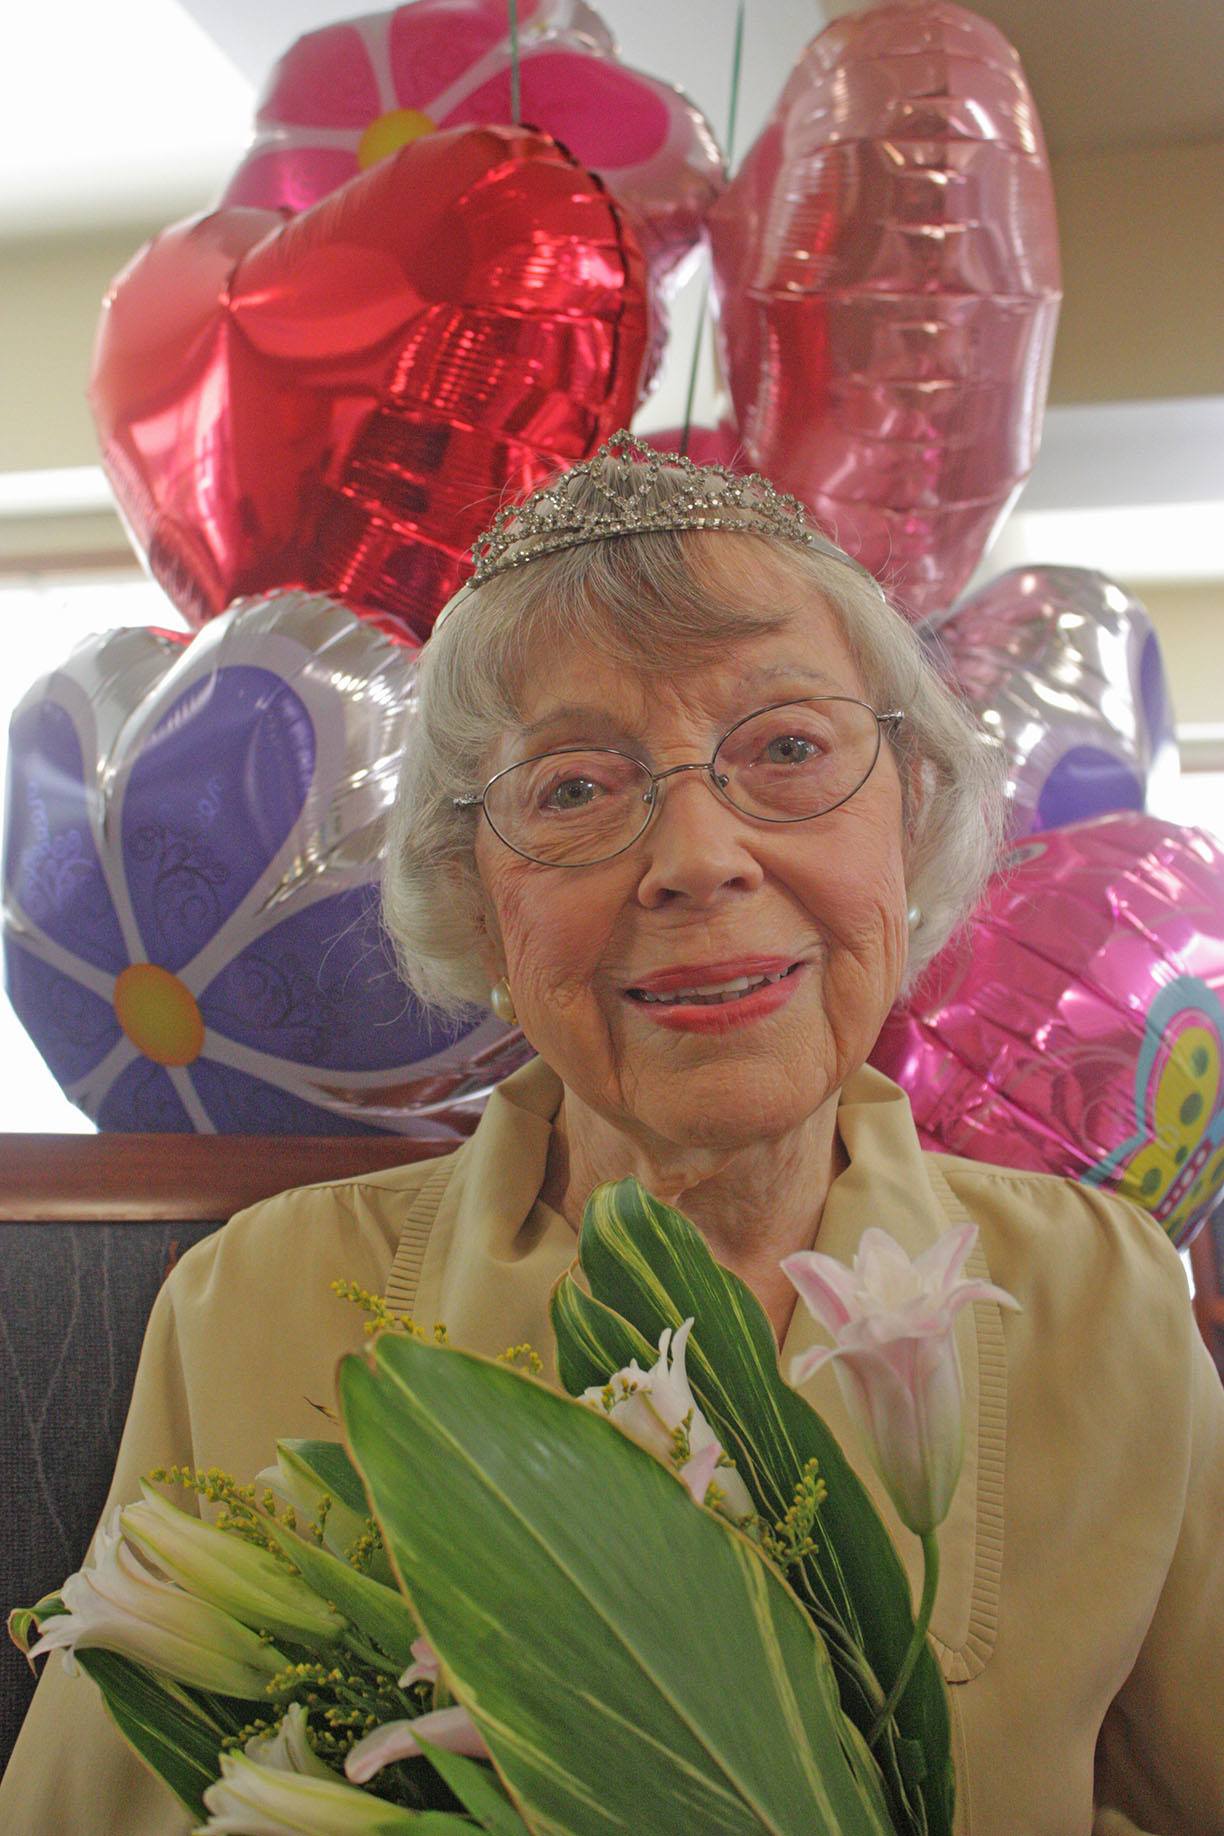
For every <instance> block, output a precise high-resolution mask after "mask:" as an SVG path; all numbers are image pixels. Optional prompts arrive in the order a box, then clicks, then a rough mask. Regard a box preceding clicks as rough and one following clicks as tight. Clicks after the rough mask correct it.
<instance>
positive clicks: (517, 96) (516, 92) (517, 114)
mask: <svg viewBox="0 0 1224 1836" xmlns="http://www.w3.org/2000/svg"><path fill="white" fill-rule="evenodd" d="M507 4H508V5H509V9H510V119H511V121H513V123H514V125H515V127H521V126H522V121H523V92H522V87H521V84H520V80H519V29H518V0H507Z"/></svg>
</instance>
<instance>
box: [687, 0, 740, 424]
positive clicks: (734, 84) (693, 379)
mask: <svg viewBox="0 0 1224 1836" xmlns="http://www.w3.org/2000/svg"><path fill="white" fill-rule="evenodd" d="M743 67H744V0H739V5H738V6H737V8H736V10H735V42H734V45H733V48H732V51H731V96H730V100H729V101H728V103H727V172H728V174H729V173H730V171H731V159H732V155H733V154H734V151H735V121H736V116H737V115H738V114H739V94H740V74H741V72H742V70H743ZM709 303H710V277H709V275H708V273H707V275H706V277H705V279H704V280H703V281H702V283H701V301H700V303H699V305H698V307H697V337H696V339H695V340H694V343H693V361H692V363H691V364H690V365H689V377H688V389H687V391H686V393H685V397H684V425H683V427H682V428H681V430H680V452H681V455H682V456H683V455H684V454H686V453H687V452H688V444H689V430H690V428H691V427H692V424H693V403H694V401H695V400H696V397H697V372H698V370H699V368H700V367H701V343H702V337H703V334H704V332H705V322H706V309H707V307H708V306H709Z"/></svg>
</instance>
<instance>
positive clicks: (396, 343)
mask: <svg viewBox="0 0 1224 1836" xmlns="http://www.w3.org/2000/svg"><path fill="white" fill-rule="evenodd" d="M646 318H647V314H646V305H645V290H644V277H643V266H642V260H641V256H640V254H639V252H638V250H637V247H636V245H635V243H634V241H633V238H632V235H631V233H630V232H629V231H628V230H627V229H626V227H625V225H624V223H623V221H622V219H621V217H620V215H619V213H618V212H617V211H616V210H615V208H614V207H613V205H612V204H611V203H610V202H609V199H608V196H607V194H606V192H605V191H604V189H603V187H602V185H601V184H600V183H599V181H598V180H596V179H593V178H592V177H591V176H590V174H589V173H587V172H585V171H584V170H583V169H582V168H581V167H580V166H577V165H576V164H575V163H574V161H573V160H572V159H570V157H569V156H568V154H566V153H565V152H563V150H562V149H561V148H560V147H559V146H558V145H557V144H556V142H555V141H553V140H551V139H549V138H548V137H547V136H546V135H543V134H539V133H536V132H534V131H532V130H528V129H521V128H476V129H461V130H456V131H454V132H451V133H443V134H433V135H429V136H428V137H426V138H424V139H422V140H419V141H415V142H413V143H412V144H410V145H408V146H405V147H403V148H402V149H401V150H400V151H399V152H398V153H396V154H394V155H393V156H392V157H391V158H389V159H386V160H383V161H382V162H380V163H379V164H378V165H376V166H374V167H372V168H371V170H370V171H369V172H366V173H364V174H363V175H361V176H360V177H358V178H355V179H353V180H352V181H351V182H350V183H349V184H347V185H345V186H343V187H342V188H341V189H340V190H339V191H337V192H334V193H333V194H332V195H331V196H330V197H328V198H326V199H325V200H324V201H323V202H322V203H320V204H318V205H316V206H315V207H314V208H313V209H311V210H308V211H304V212H302V213H301V214H300V215H299V216H297V217H294V218H293V219H292V220H290V221H287V222H286V221H284V220H282V218H281V216H280V215H279V213H275V212H269V211H263V210H252V209H244V208H239V207H232V208H228V209H225V210H220V211H216V212H214V213H212V214H211V215H210V216H206V217H201V218H195V219H192V220H190V221H188V222H187V223H184V224H179V225H177V226H175V227H174V228H172V229H170V230H168V231H166V232H165V233H164V234H163V235H161V236H158V237H156V238H155V239H154V241H153V242H151V243H150V244H149V245H148V246H147V248H145V249H144V250H142V251H141V253H140V254H139V255H138V256H137V257H136V259H135V260H134V261H133V262H132V264H131V265H130V266H129V267H128V268H127V269H126V270H125V271H124V272H123V273H122V274H121V275H120V276H119V277H118V279H117V280H116V281H115V283H114V285H113V287H112V289H111V292H110V294H109V296H108V298H107V301H106V305H105V308H104V311H103V316H102V323H101V326H100V329H99V334H98V341H97V346H96V350H95V355H94V366H93V374H92V378H91V382H90V401H91V405H92V407H93V411H94V417H95V420H96V422H97V426H98V432H99V435H100V438H101V441H102V446H103V456H104V463H105V465H106V470H107V473H108V476H109V477H110V480H111V483H112V485H113V487H114V490H115V494H116V496H117V498H118V500H119V504H120V507H121V509H122V511H123V514H124V515H125V517H126V519H127V521H128V524H129V527H130V528H131V530H132V533H133V537H134V540H135V541H136V543H137V545H138V547H139V548H141V549H142V550H143V551H144V553H145V554H146V555H147V558H148V562H149V566H150V568H151V570H152V572H153V573H154V575H155V576H156V578H157V579H158V580H159V581H160V582H161V583H162V585H163V586H164V587H165V588H166V591H167V592H168V593H169V595H170V597H171V598H172V599H173V600H174V601H175V603H176V604H177V605H178V606H179V607H180V609H181V610H182V611H183V613H184V614H185V616H186V617H187V618H188V619H189V621H190V622H191V623H193V624H199V623H202V622H203V621H204V620H205V619H207V618H210V617H212V616H213V615H214V614H215V613H217V612H219V611H221V610H222V609H223V608H224V607H225V606H227V605H228V604H229V603H230V602H231V600H233V599H234V598H236V597H238V596H241V595H245V594H256V593H263V592H268V591H271V590H273V589H278V588H279V589H284V588H291V587H297V588H305V589H311V590H320V591H324V592H327V593H330V594H332V595H333V596H334V597H336V598H339V599H342V600H343V601H344V602H345V603H346V604H347V605H350V606H352V607H353V608H354V609H355V610H359V611H362V612H365V613H368V614H373V615H376V616H379V618H380V622H382V623H384V624H385V625H386V626H387V627H388V629H391V630H393V631H398V632H400V633H401V634H406V635H412V636H415V637H418V638H419V637H424V636H426V635H427V634H428V632H429V630H430V628H431V626H432V623H433V620H434V617H435V616H436V614H437V612H438V609H439V608H440V606H441V605H442V604H443V603H444V601H445V600H446V599H447V598H448V597H449V596H450V594H451V593H452V592H454V591H455V589H456V588H457V587H458V585H459V584H460V582H461V581H462V580H463V579H464V578H465V577H466V574H467V572H468V568H469V561H468V553H467V551H468V550H469V549H470V547H471V544H472V542H473V541H474V539H475V537H476V536H477V535H478V534H479V533H480V532H481V530H482V529H483V528H484V527H485V525H486V524H487V523H488V522H489V521H490V519H491V517H492V515H493V514H494V512H495V511H496V509H497V507H498V505H499V503H500V502H501V501H502V500H503V498H505V497H507V496H515V495H519V494H522V493H525V492H527V491H529V490H531V489H533V488H534V487H535V486H536V485H537V484H540V483H541V482H542V481H543V480H544V479H545V478H547V477H549V476H550V475H551V474H552V473H553V472H554V471H556V470H557V469H558V468H560V467H564V466H568V465H572V464H575V463H576V462H577V461H578V460H580V459H583V458H585V457H587V456H588V455H589V454H590V453H591V452H593V451H594V449H595V448H596V447H597V446H598V445H599V444H600V442H601V441H603V440H604V439H606V438H607V437H608V435H609V434H611V433H613V432H615V431H616V429H617V428H618V427H622V426H625V425H626V424H627V423H628V421H629V419H630V417H631V415H632V413H633V411H634V408H635V407H636V405H637V401H638V396H639V386H640V380H641V375H642V370H643V364H644V359H645V354H646V345H647V324H646Z"/></svg>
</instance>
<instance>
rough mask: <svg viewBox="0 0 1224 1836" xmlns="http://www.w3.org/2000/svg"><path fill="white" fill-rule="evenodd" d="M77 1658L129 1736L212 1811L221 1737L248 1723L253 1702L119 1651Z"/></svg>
mask: <svg viewBox="0 0 1224 1836" xmlns="http://www.w3.org/2000/svg"><path fill="white" fill-rule="evenodd" d="M76 1661H77V1663H78V1664H79V1665H80V1666H81V1669H82V1670H83V1671H84V1672H85V1674H86V1676H87V1677H89V1678H91V1679H92V1681H93V1682H95V1683H96V1684H97V1686H98V1688H99V1689H100V1690H101V1691H102V1699H103V1701H104V1702H105V1703H106V1707H107V1709H108V1711H109V1713H110V1715H111V1718H112V1720H113V1721H114V1722H115V1725H116V1726H117V1727H118V1729H119V1732H120V1733H121V1734H122V1736H123V1738H124V1740H126V1741H127V1743H128V1745H129V1746H130V1747H132V1748H133V1749H134V1750H135V1752H136V1754H137V1755H138V1757H139V1758H140V1759H142V1760H143V1761H144V1763H145V1765H146V1766H148V1767H149V1768H150V1769H151V1770H152V1771H153V1772H155V1773H157V1775H158V1777H159V1778H161V1779H163V1780H164V1781H165V1783H166V1784H167V1785H168V1786H169V1788H170V1790H171V1791H172V1792H173V1793H174V1795H175V1797H176V1798H177V1799H178V1800H179V1802H180V1803H181V1804H184V1805H185V1806H186V1807H187V1809H188V1810H189V1811H190V1812H191V1813H192V1815H193V1816H194V1817H198V1818H199V1820H200V1821H201V1822H203V1821H204V1819H205V1818H206V1817H207V1815H208V1813H207V1811H206V1810H205V1809H204V1793H205V1791H206V1790H207V1788H208V1787H209V1786H210V1785H211V1784H212V1783H213V1781H214V1779H215V1778H216V1777H217V1773H218V1771H219V1769H220V1768H219V1766H218V1762H217V1755H218V1753H219V1752H220V1749H221V1742H222V1741H223V1739H224V1738H225V1736H226V1735H227V1734H233V1733H236V1732H237V1731H238V1729H239V1728H240V1727H241V1726H242V1725H243V1722H242V1717H244V1716H249V1714H250V1712H251V1707H250V1704H249V1703H241V1704H239V1705H238V1706H237V1709H235V1708H234V1707H233V1706H232V1705H230V1704H228V1703H226V1702H225V1700H224V1699H223V1698H219V1697H216V1696H208V1697H206V1696H204V1694H203V1692H201V1691H197V1690H191V1689H187V1688H185V1687H184V1686H183V1685H182V1684H179V1683H174V1682H171V1680H170V1679H169V1678H168V1677H159V1676H155V1675H154V1673H153V1672H152V1671H151V1670H146V1669H145V1668H144V1666H143V1665H141V1664H136V1663H133V1661H132V1660H131V1658H126V1657H121V1656H120V1655H119V1654H118V1653H117V1652H114V1651H102V1650H97V1649H91V1650H87V1651H78V1652H77V1653H76Z"/></svg>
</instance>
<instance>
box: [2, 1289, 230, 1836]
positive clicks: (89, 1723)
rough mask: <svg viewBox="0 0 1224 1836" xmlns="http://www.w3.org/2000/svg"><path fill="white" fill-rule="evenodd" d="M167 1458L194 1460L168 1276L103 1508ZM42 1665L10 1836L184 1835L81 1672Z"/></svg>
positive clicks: (8, 1816)
mask: <svg viewBox="0 0 1224 1836" xmlns="http://www.w3.org/2000/svg"><path fill="white" fill-rule="evenodd" d="M171 1461H180V1462H185V1463H187V1464H191V1465H193V1464H195V1454H194V1449H193V1444H192V1435H191V1420H190V1409H189V1405H188V1396H187V1386H186V1384H185V1382H184V1377H183V1367H182V1359H181V1356H180V1350H179V1335H178V1330H177V1325H176V1321H175V1309H174V1283H173V1280H171V1282H169V1283H167V1284H166V1285H165V1286H164V1287H163V1288H162V1289H161V1292H160V1293H159V1294H158V1296H157V1299H156V1301H155V1302H154V1304H153V1309H152V1312H151V1314H150V1316H149V1324H148V1327H147V1329H146V1332H145V1338H144V1344H143V1347H142V1350H141V1354H140V1362H139V1365H138V1368H137V1372H136V1383H135V1387H134V1389H133V1393H132V1403H131V1407H130V1409H129V1411H128V1418H127V1424H126V1426H125V1428H124V1431H123V1438H122V1441H121V1442H120V1446H119V1456H118V1460H117V1462H116V1465H115V1476H114V1479H113V1480H112V1482H111V1490H110V1496H109V1498H108V1500H107V1507H106V1514H107V1515H109V1513H110V1511H111V1509H112V1508H113V1506H114V1505H115V1504H128V1503H130V1502H131V1501H132V1500H133V1499H134V1498H137V1497H139V1495H140V1478H141V1475H142V1474H143V1473H146V1472H148V1471H149V1469H150V1468H151V1467H154V1466H158V1465H164V1464H168V1463H169V1462H171ZM185 1497H186V1495H185ZM23 1604H28V1603H23ZM40 1662H42V1663H43V1674H42V1676H41V1678H40V1679H39V1683H38V1688H37V1689H36V1691H35V1692H34V1700H33V1702H32V1703H31V1705H30V1709H29V1713H28V1714H27V1716H26V1719H25V1722H24V1724H23V1726H22V1729H21V1733H20V1735H19V1736H18V1739H17V1744H16V1746H15V1748H14V1749H13V1754H12V1757H11V1759H10V1760H9V1764H8V1766H7V1768H6V1770H5V1773H4V1778H3V1781H0V1829H3V1830H4V1831H5V1832H7V1836H51V1832H52V1831H58V1830H65V1831H66V1830H71V1831H72V1832H73V1836H115V1832H116V1831H118V1830H122V1831H123V1832H124V1836H187V1833H188V1832H190V1830H191V1829H192V1828H193V1823H194V1820H193V1818H192V1817H191V1816H190V1815H189V1814H188V1813H187V1812H186V1811H184V1810H183V1808H182V1806H181V1805H180V1804H179V1802H178V1800H177V1798H175V1797H174V1795H173V1794H172V1793H171V1792H170V1790H169V1789H168V1788H167V1787H166V1786H165V1785H163V1784H162V1782H161V1781H160V1779H158V1778H156V1777H155V1776H154V1774H153V1773H152V1772H150V1771H149V1770H148V1769H147V1768H146V1767H145V1766H144V1765H143V1764H142V1763H141V1761H140V1760H138V1759H137V1758H136V1755H135V1754H134V1753H133V1752H132V1750H131V1749H130V1748H129V1747H128V1745H127V1743H126V1742H125V1741H124V1740H123V1738H122V1736H121V1735H120V1734H119V1732H118V1730H117V1728H116V1727H115V1724H114V1722H113V1721H112V1720H111V1718H110V1716H109V1715H108V1713H107V1711H106V1709H105V1708H104V1707H103V1704H102V1697H101V1694H100V1693H99V1691H98V1690H97V1689H96V1688H95V1686H94V1685H93V1684H92V1683H91V1682H90V1681H89V1679H88V1678H87V1677H86V1676H85V1674H84V1672H83V1671H79V1670H78V1672H77V1674H76V1675H75V1676H70V1675H69V1674H68V1671H67V1668H66V1666H65V1663H64V1659H63V1657H62V1655H61V1654H60V1653H59V1652H52V1653H51V1654H50V1656H49V1657H48V1658H46V1659H43V1660H40Z"/></svg>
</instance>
